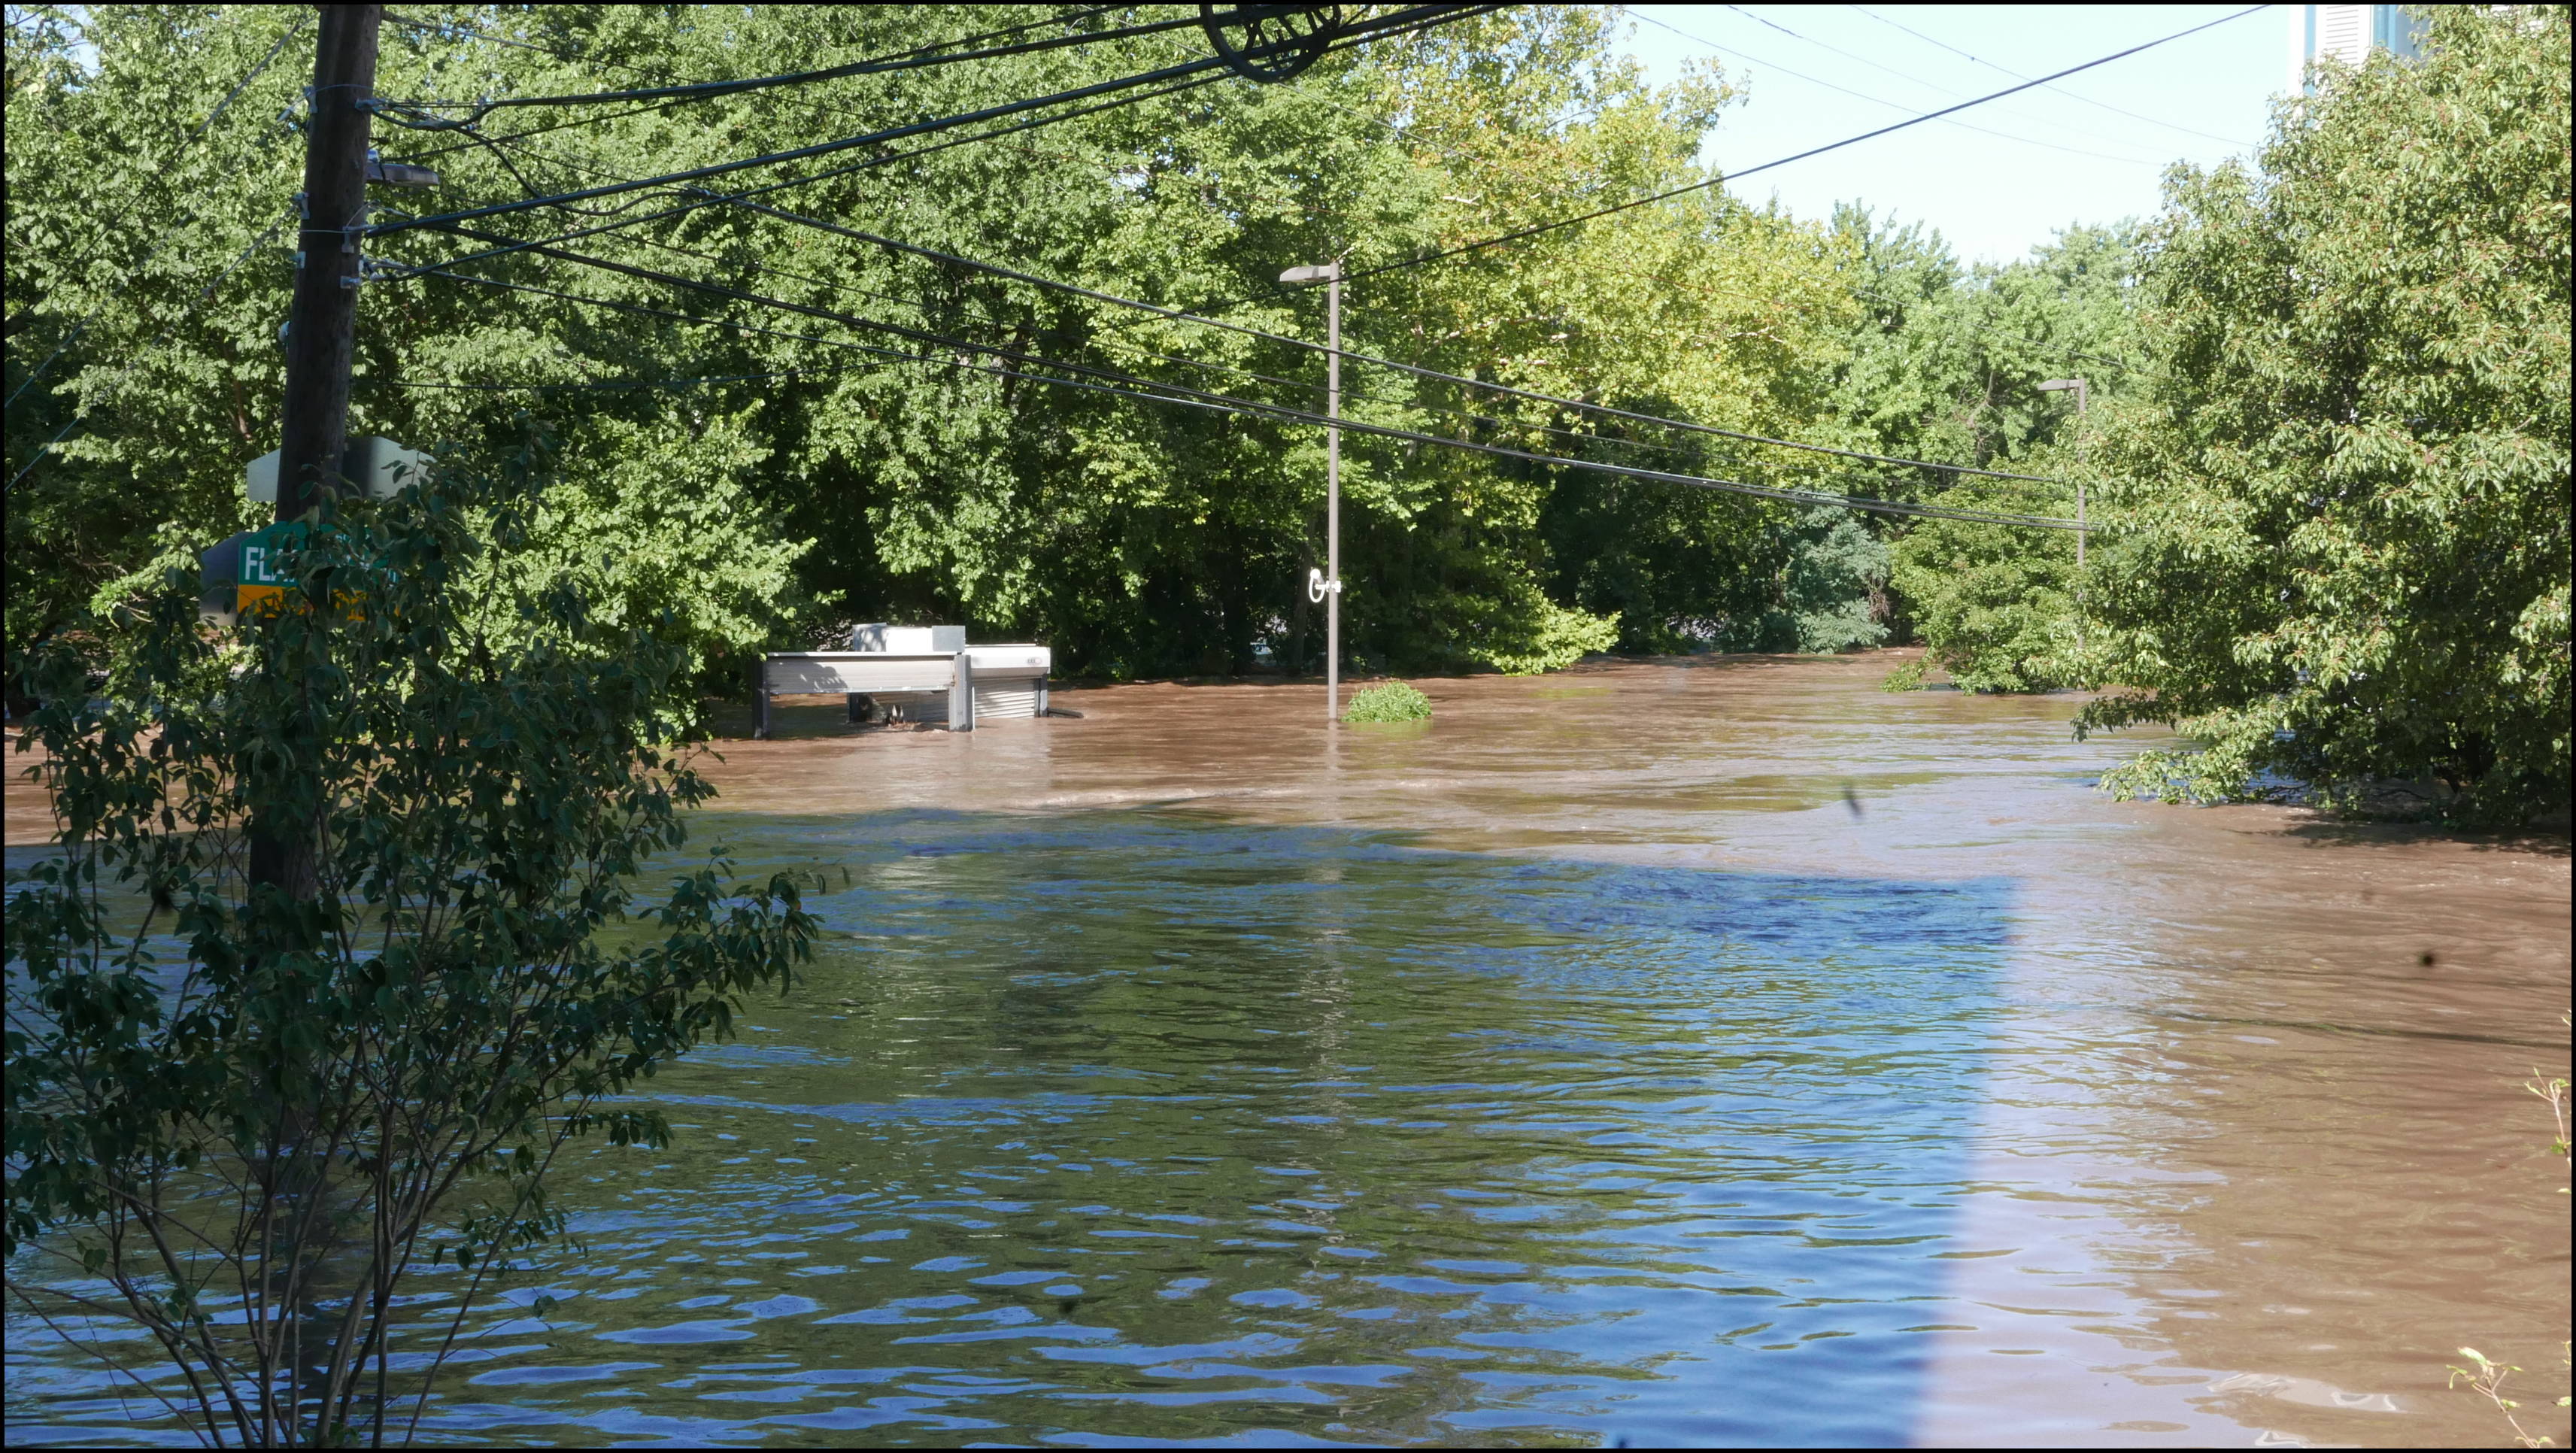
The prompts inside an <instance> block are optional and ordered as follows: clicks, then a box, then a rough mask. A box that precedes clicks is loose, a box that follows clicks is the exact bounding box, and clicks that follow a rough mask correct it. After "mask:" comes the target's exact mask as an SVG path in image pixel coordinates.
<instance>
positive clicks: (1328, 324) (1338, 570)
mask: <svg viewBox="0 0 2576 1453" xmlns="http://www.w3.org/2000/svg"><path fill="white" fill-rule="evenodd" d="M1279 280H1280V281H1281V282H1283V283H1322V284H1324V348H1325V353H1324V370H1325V372H1324V380H1325V382H1324V417H1325V418H1326V420H1328V421H1329V422H1327V423H1326V424H1325V426H1324V570H1323V573H1322V574H1321V575H1316V574H1314V573H1313V572H1311V571H1310V572H1308V580H1307V586H1306V590H1307V595H1308V598H1309V599H1313V600H1319V601H1321V602H1323V606H1324V720H1326V721H1328V722H1330V721H1339V720H1341V716H1342V427H1341V418H1342V268H1341V264H1340V263H1335V262H1327V263H1322V264H1319V265H1316V266H1312V267H1292V268H1290V269H1288V270H1287V271H1286V272H1283V273H1281V274H1280V275H1279Z"/></svg>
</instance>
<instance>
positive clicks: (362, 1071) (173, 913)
mask: <svg viewBox="0 0 2576 1453" xmlns="http://www.w3.org/2000/svg"><path fill="white" fill-rule="evenodd" d="M558 489H560V486H558ZM556 497H557V495H556V492H555V491H550V490H544V489H540V488H539V487H538V486H537V484H535V483H533V482H531V481H529V480H528V479H527V478H526V476H525V473H524V471H515V472H513V473H512V474H511V475H510V476H508V477H506V478H505V479H502V480H493V479H484V478H477V477H467V476H464V475H462V474H461V473H460V474H458V475H457V476H456V477H454V478H452V479H451V480H449V481H447V482H445V483H440V484H436V485H431V484H423V485H420V486H417V487H414V488H412V489H409V490H406V491H405V492H404V493H403V494H402V495H401V496H399V497H398V498H397V499H395V500H393V501H391V502H388V503H386V504H383V505H381V506H379V505H370V504H367V503H365V502H352V503H346V504H344V505H343V506H342V507H341V514H340V515H339V517H338V519H337V520H336V522H335V523H333V524H331V525H329V526H326V527H321V528H318V529H316V530H315V531H313V532H312V533H310V534H309V535H308V537H307V540H308V543H307V546H306V547H305V548H304V549H302V550H298V551H290V552H289V553H288V556H287V560H286V563H287V566H288V568H289V569H290V570H291V571H292V572H293V573H294V574H295V576H296V578H297V579H298V580H299V582H300V595H298V596H296V597H290V598H291V599H300V600H302V601H309V602H326V603H327V604H326V605H324V606H323V607H322V608H320V609H307V608H300V607H299V608H294V609H289V610H287V611H285V612H283V613H281V614H279V615H277V616H275V617H274V618H271V619H267V620H262V619H260V618H257V617H250V618H246V623H245V625H244V628H243V629H242V630H241V632H240V633H239V634H238V635H234V634H231V633H222V634H218V633H215V632H211V631H208V630H206V629H203V628H201V627H200V625H199V623H198V619H197V604H196V594H197V591H196V580H195V575H194V572H193V571H192V570H190V571H176V570H174V571H172V572H170V573H169V574H168V575H167V576H165V577H164V579H163V580H161V581H160V582H159V583H158V584H157V585H156V586H155V587H154V588H153V589H151V590H149V591H145V592H140V593H138V594H137V596H136V597H135V599H134V600H133V602H132V604H131V605H130V606H128V607H125V608H122V609H119V610H118V611H116V612H113V613H111V614H108V615H104V616H95V617H88V618H82V619H79V620H77V621H76V622H75V623H74V628H73V629H67V630H60V631H57V632H55V633H54V634H52V635H51V636H49V637H48V638H46V639H45V640H44V641H42V642H40V643H38V644H37V645H36V646H34V647H33V648H32V649H30V650H28V651H25V652H18V653H13V656H15V657H17V659H15V660H13V661H12V663H11V664H12V667H13V675H14V676H15V677H16V679H17V682H18V691H19V692H23V693H24V694H25V695H27V696H29V697H32V698H33V699H35V700H36V701H38V702H39V703H41V705H40V706H39V708H38V709H37V710H36V712H35V713H34V715H33V718H32V720H31V722H30V724H29V725H28V727H27V729H26V731H25V733H24V735H23V736H22V737H21V739H20V746H21V749H22V750H24V749H26V748H30V747H34V748H41V749H42V752H43V755H42V757H41V758H40V759H39V765H38V766H36V767H35V768H33V769H31V772H32V775H33V776H35V777H36V778H37V780H38V784H39V786H40V788H42V789H44V790H49V791H50V792H51V793H52V794H53V803H54V808H55V812H56V814H57V817H58V821H59V824H60V826H59V831H58V833H57V837H56V841H57V843H58V845H59V850H58V851H57V852H56V853H55V854H53V855H52V856H49V857H46V858H43V859H41V860H39V861H38V862H37V863H36V864H35V865H34V866H33V867H32V868H31V869H30V870H29V872H28V874H27V876H26V880H25V881H24V883H23V884H22V885H21V886H20V887H18V888H17V889H16V891H14V892H13V893H12V895H11V897H10V902H9V911H8V922H7V936H8V952H9V958H10V962H11V974H10V978H9V985H8V1023H9V1028H8V1032H7V1048H8V1062H9V1063H8V1155H9V1165H10V1187H9V1190H10V1194H9V1208H8V1220H7V1226H6V1236H7V1243H8V1248H9V1252H10V1256H11V1261H10V1290H11V1292H12V1294H13V1296H14V1297H16V1298H17V1299H18V1301H19V1304H20V1305H21V1306H23V1307H26V1308H29V1309H31V1310H33V1311H35V1312H36V1313H38V1314H39V1315H44V1316H47V1317H49V1318H55V1319H61V1318H65V1317H68V1318H71V1319H74V1320H73V1321H72V1323H71V1324H70V1325H73V1326H75V1327H78V1326H88V1327H93V1328H99V1327H104V1326H106V1325H108V1323H109V1322H110V1321H112V1320H114V1319H116V1318H119V1317H122V1318H127V1319H130V1320H131V1321H132V1322H134V1323H139V1324H140V1325H141V1327H142V1328H144V1329H145V1330H147V1331H149V1333H150V1334H151V1336H152V1338H153V1339H154V1341H155V1342H156V1343H157V1345H158V1347H159V1349H160V1351H161V1352H162V1353H163V1354H165V1355H166V1356H167V1357H168V1358H169V1359H170V1361H171V1363H172V1364H175V1366H176V1367H177V1369H178V1370H180V1371H181V1372H183V1373H184V1374H185V1375H186V1377H187V1380H188V1386H189V1388H190V1389H191V1393H190V1394H189V1397H188V1398H187V1399H183V1401H192V1402H193V1407H192V1408H190V1409H189V1410H188V1414H187V1416H188V1418H189V1420H190V1421H192V1422H194V1423H196V1424H197V1425H198V1427H199V1429H200V1431H202V1432H203V1433H204V1434H205V1435H206V1436H209V1437H211V1438H212V1439H214V1440H215V1441H217V1442H224V1441H233V1442H238V1443H242V1444H256V1445H261V1446H280V1445H284V1444H291V1443H304V1442H312V1443H329V1444H336V1443H339V1442H343V1441H347V1440H350V1439H353V1438H356V1437H360V1436H365V1435H366V1434H367V1432H368V1431H369V1430H370V1429H371V1428H372V1429H373V1430H375V1431H377V1432H379V1433H382V1432H390V1433H392V1434H393V1435H394V1436H396V1437H397V1438H401V1437H402V1436H403V1432H402V1420H403V1418H404V1416H405V1414H406V1410H405V1409H404V1408H402V1407H401V1406H400V1405H399V1404H398V1402H397V1401H396V1399H397V1398H402V1399H408V1398H410V1397H412V1396H414V1395H417V1396H420V1397H426V1396H427V1392H428V1385H429V1380H430V1379H431V1378H433V1377H434V1376H435V1375H436V1372H437V1370H438V1369H437V1363H438V1360H439V1359H438V1358H432V1359H430V1360H429V1365H427V1366H426V1367H423V1366H420V1365H418V1363H417V1362H416V1360H415V1359H412V1358H409V1357H402V1358H396V1359H394V1361H393V1362H389V1361H388V1360H387V1359H388V1357H389V1356H390V1354H389V1351H388V1339H389V1338H390V1337H393V1336H397V1335H402V1329H403V1328H404V1327H405V1326H407V1325H409V1324H410V1323H411V1322H412V1321H413V1320H415V1319H417V1318H423V1317H427V1318H433V1319H435V1320H438V1321H444V1322H449V1323H451V1324H452V1323H453V1322H461V1321H462V1320H463V1319H464V1318H465V1317H466V1316H467V1315H468V1314H469V1311H470V1309H471V1307H472V1306H473V1305H474V1303H475V1301H476V1299H477V1297H478V1296H481V1295H482V1294H484V1293H487V1292H489V1291H490V1290H491V1289H492V1283H493V1281H494V1279H495V1278H496V1277H498V1276H500V1275H503V1274H505V1273H506V1271H507V1268H508V1267H509V1266H510V1265H511V1263H512V1262H513V1260H514V1258H516V1257H517V1256H518V1255H519V1254H520V1253H522V1252H524V1251H526V1250H528V1249H530V1248H532V1247H534V1246H536V1245H538V1244H539V1243H542V1242H544V1241H545V1240H547V1239H548V1238H549V1237H551V1236H553V1235H555V1234H557V1233H558V1232H560V1231H561V1229H562V1218H561V1216H560V1215H559V1214H557V1213H556V1212H554V1211H553V1210H551V1209H550V1207H549V1204H548V1202H547V1198H546V1194H545V1174H546V1170H547V1167H548V1166H549V1165H550V1164H551V1163H552V1162H553V1160H554V1158H555V1156H556V1155H557V1153H558V1152H559V1151H560V1150H561V1149H562V1147H563V1145H564V1144H565V1142H566V1141H567V1140H568V1139H569V1138H571V1137H573V1136H576V1135H579V1134H582V1133H584V1132H587V1131H593V1130H603V1131H605V1132H606V1133H607V1135H608V1138H609V1139H610V1140H611V1141H612V1142H614V1143H621V1144H622V1143H627V1142H646V1143H659V1141H660V1139H661V1138H662V1137H663V1135H664V1133H665V1132H664V1129H663V1127H662V1125H661V1123H660V1121H659V1119H658V1117H656V1116H653V1115H652V1114H650V1113H648V1112H637V1111H633V1110H629V1109H625V1108H622V1107H619V1106H618V1105H617V1101H618V1098H619V1096H620V1095H621V1093H622V1092H624V1091H625V1090H627V1089H628V1088H629V1087H631V1086H632V1085H634V1083H635V1082H636V1081H637V1080H638V1079H639V1078H640V1077H642V1076H646V1075H650V1074H651V1073H653V1071H654V1069H655V1067H656V1066H658V1065H661V1064H663V1063H667V1062H668V1061H670V1060H671V1059H672V1058H674V1057H675V1056H678V1055H680V1054H682V1053H685V1052H686V1051H687V1050H688V1049H690V1048H691V1047H692V1046H693V1045H696V1044H698V1043H700V1042H702V1041H704V1040H707V1039H709V1038H714V1037H722V1036H724V1035H725V1034H726V1033H727V1032H728V1031H729V1028H730V1025H731V1017H732V1014H733V1012H734V1009H735V1006H736V1005H737V1004H738V1003H739V1002H740V1000H741V998H742V997H743V996H744V995H746V994H748V993H750V992H751V991H753V990H755V989H758V988H761V987H763V986H771V985H784V984H785V983H786V982H787V980H788V977H789V975H790V973H791V970H792V967H793V965H794V964H796V963H797V962H798V961H799V960H801V959H803V958H804V957H806V956H807V954H808V951H809V944H810V941H811V939H812V936H813V933H814V925H813V921H812V919H811V918H809V917H808V916H807V915H806V914H805V913H804V911H803V909H802V908H801V906H800V903H799V899H798V893H797V887H796V885H795V884H794V883H793V882H791V881H789V880H788V879H786V878H784V877H779V878H773V879H771V880H769V881H767V882H765V883H756V884H743V885H735V886H728V885H727V884H726V883H725V881H724V880H723V878H722V877H721V873H722V868H723V865H722V864H721V862H717V863H711V864H710V865H708V866H706V867H703V868H700V869H698V870H696V871H694V872H688V873H685V874H683V875H681V876H679V877H677V878H675V879H674V880H672V881H671V882H670V883H669V886H668V888H667V890H666V891H665V892H664V893H663V894H662V895H661V896H660V897H659V899H658V901H655V900H653V899H649V898H643V897H639V896H638V893H637V891H636V888H635V886H634V880H635V878H636V877H637V875H638V874H639V873H641V872H642V871H644V870H645V865H646V863H647V860H648V859H650V858H652V857H654V856H655V855H658V854H663V853H668V852H670V851H672V850H675V849H677V848H679V847H680V846H681V844H682V842H683V840H684V837H685V833H684V830H683V826H682V821H681V814H682V813H683V811H684V810H685V809H687V808H689V807H692V806H694V805H696V804H697V803H699V802H701V801H703V800H704V799H705V798H707V797H708V796H709V795H710V790H711V789H709V788H708V787H707V786H706V784H705V783H704V782H702V781H701V780H700V779H699V777H698V776H697V775H696V773H695V772H694V771H693V770H691V768H690V766H689V764H688V760H687V756H686V754H685V752H684V751H683V750H682V749H681V748H680V747H679V746H678V745H677V742H678V741H679V739H680V737H681V734H682V732H683V729H684V720H685V717H684V712H685V710H686V708H687V706H688V703H687V702H686V701H685V700H682V699H679V692H678V685H679V681H680V677H681V673H682V672H683V671H684V670H685V669H686V666H687V652H686V651H685V650H684V649H683V648H681V647H679V646H677V645H674V644H671V643H670V642H668V641H666V640H665V639H663V638H662V637H661V636H660V635H659V634H657V632H658V630H659V628H661V627H662V626H663V625H665V624H666V623H667V621H668V619H669V618H668V617H662V618H657V619H656V620H653V621H649V622H640V623H639V622H635V621H632V620H618V619H615V618H613V616H611V615H609V614H606V613H603V612H601V611H599V610H596V609H594V608H593V602H592V601H591V600H590V599H588V598H585V596H584V595H583V594H582V592H581V591H580V590H579V589H577V588H576V587H575V586H574V585H573V584H572V583H571V582H570V581H568V580H567V579H566V578H564V575H563V573H562V572H542V573H544V574H546V575H547V576H548V579H547V580H546V582H545V583H544V584H543V585H542V586H536V587H522V586H519V585H517V584H515V583H514V582H517V581H519V580H522V579H524V578H526V577H527V576H528V575H529V574H530V573H531V572H527V571H523V570H521V569H519V568H517V567H516V566H515V565H514V564H513V563H512V561H511V556H512V555H513V554H514V553H515V552H517V551H519V550H522V549H524V548H525V547H526V545H527V541H528V539H529V537H530V535H531V534H532V533H538V532H545V531H549V530H551V529H552V527H553V522H554V519H555V515H554V509H555V506H554V504H553V503H552V501H553V500H554V499H555V498H556ZM486 542H488V543H486ZM494 591H497V592H499V595H498V597H497V598H496V597H495V596H494V595H493V594H491V592H494ZM101 667H103V668H104V670H105V680H106V687H105V693H104V696H99V695H96V694H95V691H94V688H93V686H92V685H91V675H92V672H93V670H94V669H96V668H101ZM13 694H14V693H13ZM254 861H261V862H265V863H268V864H270V865H272V868H271V870H269V871H268V872H267V875H266V877H265V878H264V879H263V881H261V882H259V883H257V884H255V885H254V884H251V883H249V882H248V881H247V879H248V876H249V865H250V864H251V863H252V862H254ZM280 880H282V881H283V882H284V883H285V885H286V886H285V887H283V888H281V887H280V886H279V881H280ZM22 1253H26V1254H24V1255H22ZM49 1256H64V1257H71V1258H73V1259H75V1260H77V1261H79V1262H80V1263H81V1265H82V1266H83V1267H84V1268H85V1269H86V1272H87V1274H88V1275H89V1276H90V1277H91V1278H93V1280H91V1281H89V1282H88V1283H86V1284H82V1283H80V1282H78V1281H72V1282H66V1281H65V1280H63V1279H62V1278H61V1277H59V1276H57V1275H54V1274H52V1273H51V1271H50V1270H49V1265H48V1262H47V1260H46V1258H47V1257H49ZM424 1262H426V1263H428V1264H431V1265H435V1264H437V1263H439V1262H449V1263H452V1264H453V1265H455V1266H456V1267H457V1268H458V1269H459V1270H460V1271H461V1272H463V1273H465V1275H464V1276H463V1277H462V1278H461V1285H458V1286H457V1287H456V1288H455V1291H456V1292H457V1297H456V1298H455V1299H453V1300H449V1301H447V1302H445V1304H444V1305H443V1306H440V1307H437V1308H429V1307H421V1308H416V1309H414V1310H413V1311H410V1312H406V1311H405V1310H404V1308H405V1307H406V1306H409V1305H410V1303H411V1302H412V1301H414V1300H417V1299H416V1298H412V1297H407V1296H406V1295H404V1294H403V1293H402V1292H401V1291H400V1288H401V1286H402V1284H403V1283H404V1280H405V1278H406V1276H408V1275H411V1274H413V1270H414V1269H415V1268H417V1267H419V1266H420V1265H421V1264H422V1263H424ZM245 1289H248V1291H247V1292H246V1290H245ZM81 1335H83V1334H77V1333H76V1334H75V1340H76V1341H77V1340H79V1339H80V1336H81ZM95 1345H97V1346H99V1347H100V1349H101V1351H102V1354H103V1355H110V1356H111V1357H113V1356H114V1355H116V1344H115V1343H114V1342H113V1341H112V1340H110V1341H108V1342H105V1343H101V1344H95ZM442 1345H443V1344H442ZM442 1356H443V1354H442ZM371 1361H372V1362H373V1366H372V1367H370V1365H369V1364H370V1362H371ZM394 1362H399V1363H400V1364H401V1368H400V1369H396V1368H395V1366H394Z"/></svg>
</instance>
